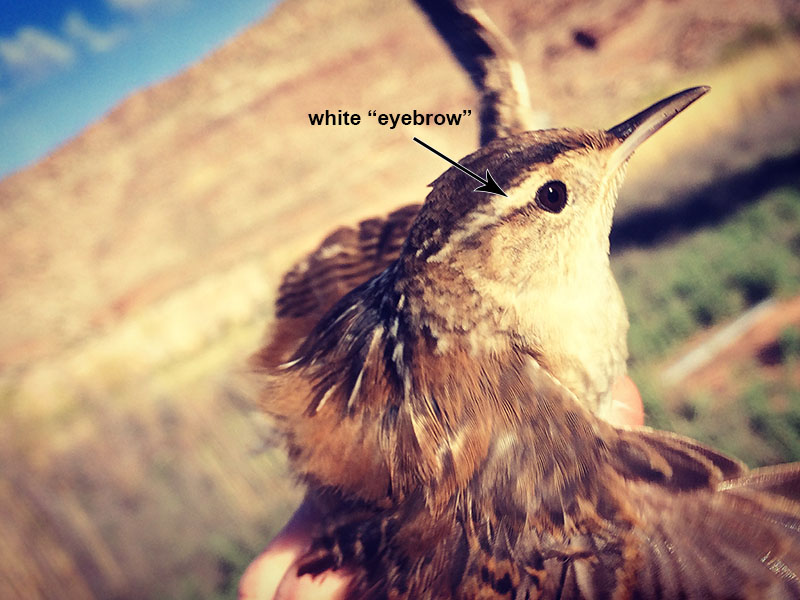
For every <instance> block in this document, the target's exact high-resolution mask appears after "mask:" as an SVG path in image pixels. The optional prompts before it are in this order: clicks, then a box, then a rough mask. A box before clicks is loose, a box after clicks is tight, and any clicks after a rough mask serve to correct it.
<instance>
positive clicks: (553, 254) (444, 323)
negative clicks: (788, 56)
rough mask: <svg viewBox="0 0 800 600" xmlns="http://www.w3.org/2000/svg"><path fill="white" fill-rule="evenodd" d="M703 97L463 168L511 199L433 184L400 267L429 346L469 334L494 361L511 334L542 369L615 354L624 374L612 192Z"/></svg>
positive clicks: (528, 135) (466, 183) (523, 137)
mask: <svg viewBox="0 0 800 600" xmlns="http://www.w3.org/2000/svg"><path fill="white" fill-rule="evenodd" d="M706 91H708V88H706V87H698V88H692V89H688V90H685V91H683V92H680V93H678V94H675V95H673V96H670V97H669V98H666V99H664V100H661V101H660V102H658V103H656V104H654V105H653V106H651V107H649V108H647V109H646V110H644V111H642V112H640V113H638V114H636V115H635V116H633V117H632V118H630V119H627V120H625V121H624V122H622V123H620V124H619V125H616V126H614V127H611V128H610V129H607V130H596V131H592V130H576V129H552V130H545V131H529V132H524V133H521V134H518V135H515V136H512V137H508V138H501V139H497V140H495V141H493V142H491V143H490V144H488V145H487V146H484V147H483V148H481V149H480V150H478V151H477V152H475V153H473V154H471V155H469V156H468V157H466V158H465V159H463V161H461V164H463V165H464V166H465V167H467V168H468V169H470V170H471V171H473V172H475V173H479V174H483V173H485V172H486V171H487V170H488V171H489V172H490V173H491V175H492V176H493V178H494V179H495V180H496V181H497V183H498V184H499V185H500V187H502V189H503V190H504V191H505V194H506V195H505V196H503V195H497V194H488V193H482V192H476V191H474V189H475V185H476V184H475V181H474V180H472V179H471V178H469V177H467V176H466V175H464V174H463V173H462V172H460V171H458V170H456V169H455V168H451V169H449V170H448V171H447V172H445V173H444V174H443V175H442V176H440V177H439V178H438V179H437V180H436V181H434V182H433V184H431V186H432V188H433V189H432V191H431V192H430V194H429V196H428V198H427V199H426V202H425V205H424V206H423V208H422V209H421V211H420V214H419V216H418V218H417V220H416V222H415V223H414V225H413V226H412V228H411V231H410V234H409V237H408V240H407V242H406V245H405V247H404V250H403V256H402V258H401V263H400V264H401V265H403V271H404V272H405V273H407V274H412V275H413V276H412V277H409V278H408V279H409V281H408V283H407V284H406V286H407V288H408V290H409V295H410V296H412V297H415V298H418V302H417V306H416V310H417V312H418V313H419V314H420V315H421V316H422V318H425V319H427V321H428V323H427V324H428V327H429V329H430V330H431V331H432V332H433V335H434V337H438V338H439V340H440V341H441V343H442V345H446V339H447V335H448V333H452V332H455V333H465V334H468V335H470V336H472V337H473V338H474V343H475V345H476V346H480V347H481V348H484V349H487V348H488V349H491V347H492V344H491V343H487V340H491V339H492V336H495V335H497V334H510V335H511V336H513V337H514V338H515V339H517V340H521V341H522V344H523V345H524V346H526V350H529V351H530V352H531V353H533V354H536V355H542V356H543V362H545V363H547V362H554V363H555V362H558V361H561V362H564V361H567V362H568V363H576V364H577V363H579V362H583V361H587V360H588V361H589V362H590V363H597V362H598V359H599V358H600V357H598V356H594V355H593V356H589V355H588V353H596V352H597V351H599V350H600V349H601V348H603V347H604V346H615V347H616V349H615V350H614V351H613V353H612V354H614V357H613V358H612V357H607V360H608V361H611V362H616V363H621V366H620V368H623V367H624V360H625V358H626V354H627V351H626V349H625V334H626V331H627V316H626V313H625V308H624V304H623V303H622V300H621V297H620V296H619V292H618V290H617V287H616V283H615V282H614V278H613V276H612V275H611V271H610V269H609V261H608V252H609V232H610V230H611V221H612V216H613V211H614V207H615V205H616V200H617V192H618V189H619V186H620V184H621V182H622V179H623V177H624V173H625V166H626V164H627V162H628V159H629V158H630V156H631V155H632V154H633V152H634V150H636V148H638V147H639V145H640V144H641V143H642V142H643V141H645V140H646V139H647V138H648V137H650V135H652V134H653V133H654V132H655V131H657V130H658V129H659V128H661V127H662V126H663V125H664V124H666V123H667V122H668V121H669V120H671V119H672V118H673V117H674V116H675V115H677V114H678V113H679V112H680V111H682V110H683V109H684V108H686V107H687V106H689V104H691V103H692V102H694V101H695V100H696V99H697V98H699V97H700V96H702V95H703V94H704V93H705V92H706ZM500 337H502V335H501V336H500ZM608 353H609V352H606V354H608ZM547 355H549V356H547ZM602 361H603V359H601V360H600V361H599V362H602ZM565 368H566V369H567V370H568V371H575V370H576V368H577V367H574V366H569V367H565ZM598 368H601V367H598ZM602 368H606V365H602ZM583 369H584V367H580V369H578V370H583ZM554 370H556V371H557V370H558V369H557V368H555V369H554ZM567 378H568V379H570V378H578V379H581V378H585V374H576V373H573V374H572V375H569V376H567ZM565 383H566V382H565ZM600 385H601V387H603V386H605V383H602V384H600ZM572 387H577V388H578V389H576V390H575V391H576V392H583V391H585V390H584V389H582V385H581V384H579V383H575V385H574V386H572Z"/></svg>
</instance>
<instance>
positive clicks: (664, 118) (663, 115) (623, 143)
mask: <svg viewBox="0 0 800 600" xmlns="http://www.w3.org/2000/svg"><path fill="white" fill-rule="evenodd" d="M710 89H711V88H710V87H708V86H707V85H703V86H699V87H693V88H689V89H688V90H683V91H682V92H678V93H677V94H673V95H672V96H670V97H669V98H664V99H663V100H660V101H658V102H656V103H655V104H653V105H652V106H651V107H650V108H646V109H644V110H643V111H642V112H640V113H638V114H636V115H634V116H632V117H631V118H630V119H628V120H627V121H623V122H622V123H620V124H619V125H615V126H614V127H612V128H611V129H609V130H608V131H606V133H607V134H608V135H609V136H610V137H613V138H616V139H617V140H618V141H619V145H618V146H617V147H616V149H615V150H614V152H613V154H612V155H611V159H610V161H609V167H610V169H609V172H611V173H613V172H614V171H616V170H617V169H618V168H619V167H620V165H622V164H623V163H624V162H625V161H626V160H628V159H629V158H630V156H631V154H633V151H634V150H636V149H637V148H638V147H639V146H640V145H641V144H642V142H644V141H645V140H646V139H647V138H649V137H650V136H651V135H653V134H654V133H655V132H656V131H658V130H659V129H661V128H662V127H663V126H664V125H666V124H667V123H668V122H669V121H671V120H672V118H673V117H674V116H675V115H677V114H678V113H679V112H681V111H682V110H683V109H684V108H686V107H687V106H689V105H690V104H691V103H692V102H694V101H695V100H697V99H698V98H699V97H700V96H702V95H703V94H705V93H706V92H707V91H708V90H710Z"/></svg>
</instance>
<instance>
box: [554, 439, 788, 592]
mask: <svg viewBox="0 0 800 600" xmlns="http://www.w3.org/2000/svg"><path fill="white" fill-rule="evenodd" d="M611 451H612V455H613V457H614V458H613V459H612V466H613V468H614V470H615V471H616V474H618V475H621V478H620V479H619V480H618V484H617V485H616V486H615V487H613V488H607V489H606V491H605V492H604V493H605V494H607V495H608V496H609V498H608V500H607V501H608V502H609V503H611V502H613V501H617V502H619V501H620V500H621V499H622V500H623V501H622V503H621V504H618V506H620V507H622V509H621V512H627V513H628V514H629V523H630V525H631V526H630V529H629V530H628V531H624V528H622V529H623V531H621V532H620V538H619V539H620V540H623V544H622V546H621V548H622V549H620V548H618V547H615V546H614V545H613V544H610V545H609V546H608V550H605V549H603V548H602V536H595V537H594V538H592V541H591V544H592V545H593V548H594V549H595V552H596V555H595V557H594V558H588V559H580V558H579V559H576V560H573V561H568V562H567V563H565V564H566V565H568V566H567V567H566V568H565V570H564V571H562V572H561V573H562V580H561V583H560V586H559V594H560V596H558V597H562V598H601V597H605V596H604V593H605V592H604V590H605V589H607V587H608V583H609V574H608V570H609V568H612V567H613V565H614V564H615V561H617V560H618V561H619V564H620V565H621V566H620V567H619V568H617V569H616V572H615V576H614V578H613V581H614V587H615V588H618V589H620V590H626V592H627V593H628V594H631V595H632V596H633V597H637V598H653V599H656V598H659V599H669V598H688V599H693V598H697V599H700V598H743V599H744V598H800V464H789V465H781V466H779V467H771V468H766V469H757V470H754V471H749V472H748V471H747V470H746V468H745V467H744V466H743V465H742V464H741V463H739V462H738V461H735V460H733V459H731V458H729V457H726V456H725V455H723V454H721V453H718V452H716V451H714V450H712V449H710V448H707V447H705V446H703V445H701V444H699V443H698V442H695V441H693V440H689V439H687V438H682V437H680V436H677V435H674V434H669V433H665V432H658V431H652V430H647V429H643V430H639V431H637V430H626V431H621V432H620V437H619V440H618V441H617V442H616V443H615V444H613V445H612V446H611ZM614 480H615V477H614V476H611V477H609V479H608V481H614ZM602 496H603V493H601V499H600V502H599V504H601V505H602V504H603V502H604V500H603V499H602ZM593 560H594V562H593Z"/></svg>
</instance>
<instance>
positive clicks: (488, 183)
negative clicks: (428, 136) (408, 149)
mask: <svg viewBox="0 0 800 600" xmlns="http://www.w3.org/2000/svg"><path fill="white" fill-rule="evenodd" d="M413 140H414V141H415V142H417V143H418V144H419V145H420V146H423V147H424V148H427V149H428V150H430V151H431V152H433V153H434V154H436V155H437V156H440V157H441V158H443V159H445V160H446V161H447V162H449V163H450V164H451V165H453V166H454V167H455V168H456V169H458V170H459V171H461V172H462V173H465V174H467V175H469V176H470V177H472V178H473V179H476V180H478V181H480V182H481V183H482V184H483V185H481V186H479V187H476V188H475V191H476V192H485V193H487V194H497V195H498V196H505V197H506V198H508V194H506V193H505V192H504V191H503V189H502V188H501V187H500V186H499V185H497V183H496V182H495V180H494V178H492V174H491V173H489V169H486V179H484V178H483V177H481V176H480V175H478V174H477V173H473V172H472V171H470V170H469V169H468V168H467V167H464V166H462V165H460V164H458V163H457V162H456V161H454V160H453V159H452V158H448V157H446V156H445V155H444V154H442V153H441V152H439V151H438V150H437V149H436V148H431V147H430V146H428V144H426V143H425V142H423V141H422V140H421V139H419V138H416V137H415V138H413Z"/></svg>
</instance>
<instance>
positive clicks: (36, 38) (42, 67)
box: [0, 27, 75, 82]
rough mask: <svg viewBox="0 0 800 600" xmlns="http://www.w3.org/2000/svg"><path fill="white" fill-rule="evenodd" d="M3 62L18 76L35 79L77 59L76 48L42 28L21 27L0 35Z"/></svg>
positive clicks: (22, 78)
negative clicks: (5, 35)
mask: <svg viewBox="0 0 800 600" xmlns="http://www.w3.org/2000/svg"><path fill="white" fill-rule="evenodd" d="M0 62H2V63H3V66H4V67H5V68H7V70H8V71H9V73H10V74H11V75H12V76H13V77H14V78H15V79H17V80H19V81H22V82H33V81H37V80H39V79H41V78H43V77H45V76H47V75H49V74H50V73H52V72H53V71H55V70H57V69H59V68H64V67H67V66H69V65H71V64H72V63H73V62H75V49H74V48H73V47H72V46H70V45H69V44H67V43H65V42H64V41H62V40H60V39H58V38H57V37H55V36H53V35H50V34H49V33H47V32H45V31H42V30H41V29H38V28H36V27H21V28H20V29H18V30H17V32H16V34H14V35H13V36H12V37H0Z"/></svg>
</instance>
